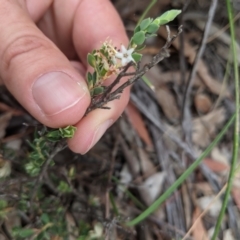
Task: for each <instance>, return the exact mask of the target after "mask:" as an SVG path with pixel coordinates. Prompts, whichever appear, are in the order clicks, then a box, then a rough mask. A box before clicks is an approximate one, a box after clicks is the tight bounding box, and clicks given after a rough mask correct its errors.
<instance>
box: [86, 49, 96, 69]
mask: <svg viewBox="0 0 240 240" xmlns="http://www.w3.org/2000/svg"><path fill="white" fill-rule="evenodd" d="M87 62H88V63H89V65H90V66H92V67H93V68H94V67H95V66H96V60H95V57H94V55H93V54H91V53H88V55H87Z"/></svg>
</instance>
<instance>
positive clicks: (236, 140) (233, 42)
mask: <svg viewBox="0 0 240 240" xmlns="http://www.w3.org/2000/svg"><path fill="white" fill-rule="evenodd" d="M226 4H227V11H228V18H229V25H230V33H231V49H232V56H233V60H234V61H233V66H234V78H235V102H236V119H235V128H234V139H233V154H232V165H231V169H230V172H229V177H228V182H227V189H226V193H225V196H224V200H223V204H222V208H221V211H220V213H219V216H218V220H217V224H216V227H215V231H214V233H213V236H212V240H215V239H216V238H217V236H218V233H219V231H220V228H221V223H222V220H223V217H224V214H225V211H226V208H227V204H228V200H229V197H230V194H231V188H232V183H233V179H234V171H235V169H236V164H237V160H238V148H239V75H238V60H237V49H236V36H235V30H234V21H233V10H232V5H231V3H230V0H226Z"/></svg>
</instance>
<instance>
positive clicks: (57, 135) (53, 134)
mask: <svg viewBox="0 0 240 240" xmlns="http://www.w3.org/2000/svg"><path fill="white" fill-rule="evenodd" d="M46 137H47V139H48V140H49V141H54V142H55V141H58V140H60V139H61V138H62V137H61V132H60V131H59V130H53V131H50V132H48V133H47V134H46Z"/></svg>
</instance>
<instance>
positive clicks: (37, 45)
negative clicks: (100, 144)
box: [0, 0, 129, 154]
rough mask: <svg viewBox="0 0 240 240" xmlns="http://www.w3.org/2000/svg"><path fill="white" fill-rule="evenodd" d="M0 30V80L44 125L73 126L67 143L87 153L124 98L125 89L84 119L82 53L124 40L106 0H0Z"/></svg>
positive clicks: (120, 109)
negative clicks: (109, 42)
mask: <svg viewBox="0 0 240 240" xmlns="http://www.w3.org/2000/svg"><path fill="white" fill-rule="evenodd" d="M0 33H1V34H0V77H1V79H2V81H3V83H4V84H5V85H6V87H7V88H8V89H9V91H10V92H11V93H12V94H13V96H14V97H15V98H16V99H17V100H18V101H19V102H20V103H21V104H22V106H23V107H24V108H26V110H27V111H28V112H29V113H30V114H32V115H33V116H34V117H35V118H36V119H37V120H38V121H40V122H41V123H43V124H44V125H46V126H49V127H52V128H58V127H64V126H67V125H75V126H76V127H77V131H76V133H75V135H74V137H73V138H72V139H70V140H69V147H70V148H71V150H73V151H74V152H78V153H81V154H84V153H86V152H87V151H88V150H89V149H90V148H91V147H92V146H93V145H94V144H95V143H96V142H97V141H98V140H99V139H100V137H101V136H102V135H103V134H104V132H105V130H106V129H107V128H108V127H109V126H110V125H111V124H112V123H113V122H114V121H116V119H117V118H118V117H119V116H120V115H121V113H122V112H123V110H124V108H125V106H126V105H127V102H128V99H129V89H126V90H125V91H124V92H123V94H122V95H121V99H120V100H117V101H112V102H109V104H108V106H109V107H110V108H111V109H110V110H102V109H96V110H94V111H93V112H90V113H89V114H88V115H87V116H86V117H84V118H83V115H84V113H85V111H86V109H87V107H88V106H89V104H90V95H89V92H88V89H87V85H86V82H85V72H86V71H87V69H88V68H89V66H87V62H86V56H87V53H88V52H91V51H92V50H93V49H97V48H98V47H99V46H100V45H101V43H103V42H104V41H105V40H106V39H107V38H109V39H111V40H112V41H113V43H114V45H115V46H117V47H119V46H120V44H124V45H127V43H128V39H127V36H126V34H125V31H124V27H123V24H122V22H121V20H120V18H119V16H118V14H117V12H116V11H115V9H114V8H113V6H112V5H111V3H110V1H108V0H95V1H90V0H68V1H66V0H41V1H35V0H25V1H24V0H7V1H1V3H0ZM76 60H77V61H76ZM80 61H81V63H80ZM76 69H77V70H76Z"/></svg>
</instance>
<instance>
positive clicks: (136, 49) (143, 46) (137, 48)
mask: <svg viewBox="0 0 240 240" xmlns="http://www.w3.org/2000/svg"><path fill="white" fill-rule="evenodd" d="M145 47H146V45H142V46H137V47H136V48H135V51H142V50H143V49H144V48H145Z"/></svg>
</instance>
